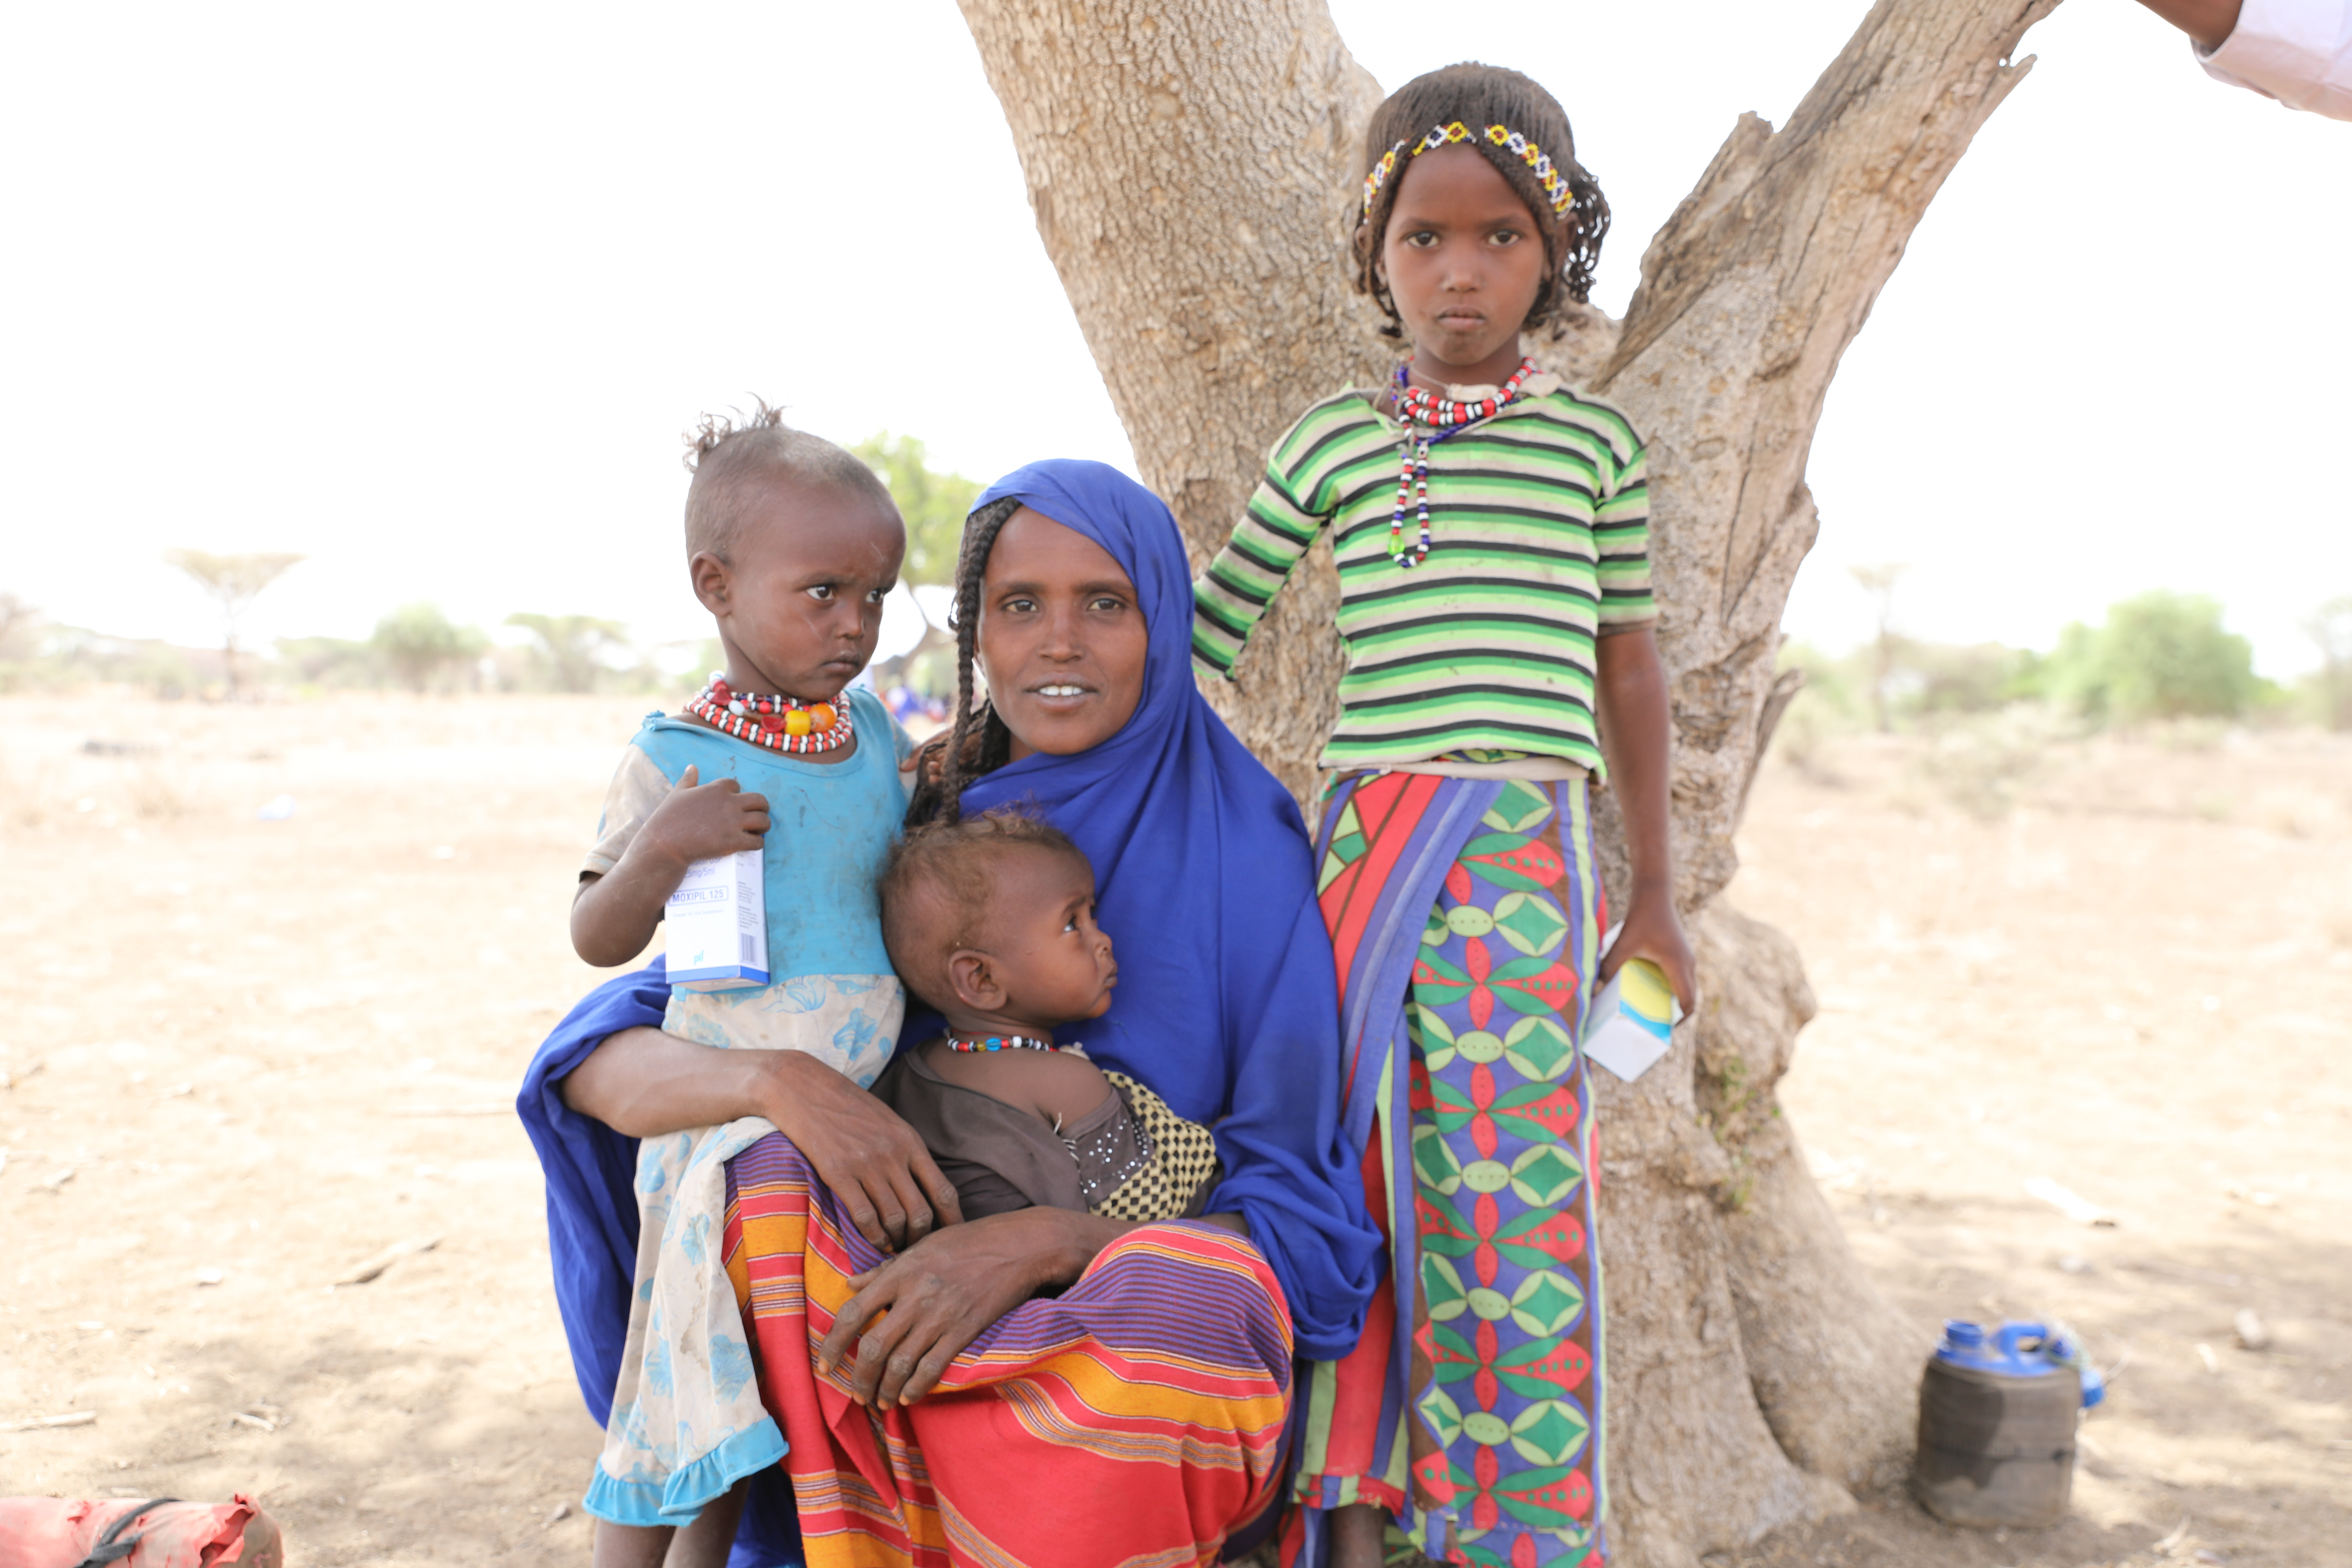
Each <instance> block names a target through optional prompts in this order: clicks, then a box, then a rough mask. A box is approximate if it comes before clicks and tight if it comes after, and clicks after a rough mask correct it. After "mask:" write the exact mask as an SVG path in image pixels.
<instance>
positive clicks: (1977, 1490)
mask: <svg viewBox="0 0 2352 1568" xmlns="http://www.w3.org/2000/svg"><path fill="white" fill-rule="evenodd" d="M2105 1392H2106V1391H2105V1388H2104V1387H2102V1386H2101V1384H2100V1381H2099V1375H2098V1373H2095V1372H2093V1371H2091V1370H2090V1369H2089V1368H2088V1367H2087V1366H2086V1365H2085V1364H2084V1360H2083V1356H2082V1352H2080V1351H2079V1350H2077V1349H2076V1348H2075V1347H2074V1344H2073V1342H2070V1341H2069V1340H2068V1339H2067V1338H2066V1336H2065V1335H2064V1334H2063V1333H2062V1332H2057V1331H2053V1330H2051V1329H2050V1328H2048V1327H2047V1326H2045V1325H2043V1324H2041V1323H2018V1322H2010V1323H2003V1324H2001V1325H2000V1328H1999V1329H1998V1330H1992V1331H1988V1330H1987V1329H1986V1328H1985V1327H1984V1325H1983V1324H1981V1323H1970V1322H1964V1321H1959V1320H1958V1319H1955V1320H1952V1321H1948V1322H1947V1323H1945V1325H1944V1340H1943V1342H1942V1343H1941V1344H1939V1345H1937V1347H1936V1353H1935V1354H1934V1355H1932V1356H1930V1357H1929V1358H1928V1360H1927V1371H1926V1373H1923V1374H1922V1375H1921V1377H1920V1379H1919V1454H1918V1459H1917V1461H1916V1465H1915V1466H1914V1468H1913V1470H1912V1485H1913V1489H1914V1490H1915V1491H1916V1493H1917V1494H1918V1498H1919V1500H1920V1502H1921V1503H1923V1504H1924V1505H1926V1507H1927V1511H1928V1512H1930V1513H1932V1514H1934V1515H1935V1516H1936V1517H1937V1518H1938V1519H1940V1520H1943V1521H1945V1522H1947V1523H1948V1524H1960V1525H1967V1526H1969V1527H1971V1528H1974V1529H1978V1530H1990V1529H1994V1528H1997V1527H2000V1526H2009V1527H2012V1528H2022V1529H2036V1528H2040V1527H2042V1526H2045V1525H2053V1524H2055V1523H2057V1522H2058V1521H2060V1520H2061V1519H2063V1518H2064V1517H2065V1513H2066V1500H2067V1498H2068V1496H2069V1495H2070V1494H2071V1493H2072V1492H2073V1490H2074V1428H2075V1426H2076V1425H2077V1424H2078V1423H2079V1421H2080V1420H2081V1415H2082V1411H2083V1409H2084V1406H2086V1405H2096V1404H2097V1403H2098V1402H2099V1401H2100V1399H2101V1398H2103V1397H2104V1396H2105Z"/></svg>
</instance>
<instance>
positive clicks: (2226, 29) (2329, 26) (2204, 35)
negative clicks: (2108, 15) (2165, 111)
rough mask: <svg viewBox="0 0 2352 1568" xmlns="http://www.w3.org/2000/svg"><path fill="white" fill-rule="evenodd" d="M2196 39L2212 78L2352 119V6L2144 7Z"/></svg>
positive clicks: (2189, 2) (2153, 0)
mask: <svg viewBox="0 0 2352 1568" xmlns="http://www.w3.org/2000/svg"><path fill="white" fill-rule="evenodd" d="M2141 4H2143V5H2146V6H2147V8H2148V9H2149V10H2151V11H2153V12H2155V13H2156V14H2157V15H2158V16H2161V17H2163V18H2164V19H2165V20H2166V21H2168V22H2169V23H2171V24H2172V25H2173V26H2176V27H2178V28H2179V29H2180V30H2181V31H2182V32H2184V33H2186V34H2188V35H2189V41H2190V43H2191V44H2192V45H2193V46H2194V47H2195V49H2196V54H2197V60H2198V63H2199V64H2200V65H2202V66H2203V67H2204V68H2205V72H2206V74H2207V75H2208V76H2210V77H2212V78H2214V79H2216V80H2219V81H2226V82H2228V83H2230V84H2231V85H2232V86H2234V87H2243V88H2250V89H2252V90H2253V91H2255V92H2259V93H2262V94H2263V96H2265V97H2268V98H2274V99H2276V100H2279V101H2280V102H2281V103H2284V104H2285V105H2286V106H2287V107H2288V108H2289V109H2307V110H2311V111H2312V112H2313V113H2315V114H2324V115H2326V116H2327V117H2328V118H2329V119H2331V120H2352V0H2242V4H2241V0H2141Z"/></svg>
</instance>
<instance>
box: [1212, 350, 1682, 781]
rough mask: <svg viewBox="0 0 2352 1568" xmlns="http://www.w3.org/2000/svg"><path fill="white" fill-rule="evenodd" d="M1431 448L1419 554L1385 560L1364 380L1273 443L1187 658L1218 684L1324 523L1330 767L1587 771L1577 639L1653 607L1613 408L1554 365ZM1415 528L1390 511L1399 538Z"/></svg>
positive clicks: (1384, 499) (1381, 482) (1588, 685)
mask: <svg viewBox="0 0 2352 1568" xmlns="http://www.w3.org/2000/svg"><path fill="white" fill-rule="evenodd" d="M1528 391H1529V393H1531V394H1533V395H1527V396H1523V397H1521V398H1520V399H1519V400H1518V401H1517V402H1515V403H1513V404H1510V405H1508V406H1507V407H1505V408H1504V409H1503V410H1502V412H1501V413H1499V414H1496V416H1494V417H1492V418H1491V419H1487V420H1486V421H1484V422H1482V423H1481V424H1478V425H1475V426H1470V427H1469V428H1467V429H1465V430H1462V431H1460V432H1459V433H1457V434H1455V435H1454V436H1451V437H1447V438H1446V439H1444V440H1442V441H1438V442H1435V443H1433V444H1432V446H1431V447H1430V449H1429V513H1430V525H1429V526H1430V539H1431V547H1430V552H1429V558H1428V559H1427V560H1426V561H1423V563H1421V564H1420V565H1418V566H1415V567H1413V568H1412V569H1411V570H1405V569H1403V568H1401V567H1399V566H1398V565H1397V564H1396V562H1395V560H1394V558H1392V557H1391V555H1390V554H1389V524H1390V520H1391V515H1392V514H1393V512H1394V510H1395V507H1396V495H1397V472H1398V468H1399V464H1400V458H1399V446H1400V442H1401V440H1402V430H1401V428H1400V427H1399V426H1398V425H1397V424H1396V422H1395V421H1394V420H1392V419H1391V418H1389V417H1388V416H1386V415H1385V414H1383V413H1381V412H1380V411H1379V410H1378V409H1376V408H1375V407H1373V405H1371V404H1370V402H1369V401H1368V400H1367V399H1366V397H1365V395H1364V394H1362V393H1360V392H1346V393H1341V394H1340V395H1338V396H1336V397H1328V398H1326V399H1324V400H1323V401H1322V402H1320V403H1318V404H1317V405H1315V406H1314V407H1312V408H1310V409H1308V410H1307V413H1306V415H1305V416H1304V417H1302V418H1301V419H1300V420H1299V421H1298V423H1297V424H1296V425H1294V426H1291V428H1290V432H1289V434H1287V435H1286V436H1285V437H1283V438H1282V439H1281V440H1280V441H1279V442H1278V443H1276V446H1275V448H1274V454H1273V456H1272V457H1271V458H1268V459H1267V461H1266V471H1265V479H1264V481H1263V482H1261V483H1260V484H1259V486H1258V488H1257V493H1256V494H1255V495H1254V496H1252V497H1251V498H1250V503H1249V510H1248V511H1247V512H1246V514H1245V515H1244V517H1243V519H1242V521H1241V524H1240V526H1238V527H1237V528H1235V529H1234V536H1233V538H1232V540H1231V541H1230V542H1227V544H1226V545H1225V547H1224V549H1223V551H1221V552H1218V555H1217V558H1216V559H1215V560H1214V561H1213V562H1211V563H1209V569H1208V571H1206V572H1205V573H1203V574H1202V576H1201V578H1200V580H1199V581H1198V582H1196V583H1194V584H1192V597H1193V605H1194V610H1195V614H1194V616H1193V619H1192V655H1193V662H1194V664H1195V665H1196V666H1197V667H1198V668H1201V669H1202V670H1203V671H1204V672H1206V673H1209V674H1213V675H1218V676H1223V677H1226V678H1230V677H1231V676H1232V674H1233V668H1234V660H1235V659H1236V658H1239V657H1240V656H1241V651H1242V647H1243V645H1244V643H1246V642H1247V641H1248V640H1249V635H1250V632H1251V629H1252V628H1253V627H1255V626H1256V625H1257V623H1258V620H1259V618H1260V617H1261V616H1264V615H1265V611H1266V606H1267V605H1269V604H1271V603H1272V602H1273V599H1274V595H1275V594H1276V592H1277V591H1279V590H1280V588H1281V587H1282V584H1283V582H1284V580H1285V579H1286V578H1287V577H1288V576H1289V575H1290V573H1291V570H1292V568H1294V567H1295V566H1297V564H1298V562H1299V560H1300V558H1301V557H1303V556H1304V555H1305V554H1306V553H1307V547H1308V546H1309V545H1311V544H1313V543H1314V542H1315V535H1316V532H1317V531H1318V530H1320V529H1323V528H1327V527H1328V528H1329V529H1330V530H1331V547H1332V553H1333V555H1334V557H1335V558H1336V559H1337V561H1338V563H1339V636H1340V637H1341V638H1343V639H1344V640H1345V641H1346V643H1347V647H1348V672H1347V674H1346V675H1344V676H1342V677H1341V678H1340V680H1339V724H1338V727H1337V728H1335V729H1334V730H1333V731H1332V732H1331V742H1330V744H1329V745H1328V747H1326V748H1325V750H1324V752H1323V758H1322V762H1323V765H1324V766H1325V767H1327V768H1351V767H1365V766H1381V765H1394V764H1398V763H1417V762H1425V761H1428V760H1430V759H1432V758H1435V757H1439V756H1444V755H1448V754H1451V753H1454V752H1521V753H1528V754H1532V755H1536V756H1544V757H1562V758H1566V759H1567V760H1569V761H1570V762H1573V763H1578V764H1580V766H1582V767H1584V768H1587V769H1589V770H1591V772H1592V773H1595V774H1596V775H1598V774H1599V773H1601V771H1602V763H1601V749H1600V744H1599V738H1598V734H1597V732H1596V728H1595V725H1594V722H1593V661H1594V653H1593V639H1594V637H1595V636H1596V635H1597V634H1599V633H1600V632H1601V631H1603V630H1609V631H1614V630H1618V629H1620V628H1622V627H1628V626H1639V625H1642V624H1643V623H1644V622H1647V621H1649V620H1651V619H1653V618H1654V617H1655V616H1656V614H1657V606H1656V603H1655V601H1654V600H1653V599H1652V597H1651V595H1650V532H1649V490H1648V486H1647V483H1646V481H1645V478H1644V475H1645V471H1646V470H1645V463H1644V459H1643V451H1642V443H1641V440H1640V438H1639V437H1636V436H1635V435H1634V434H1633V426H1631V425H1629V424H1627V423H1626V420H1625V416H1623V415H1622V414H1620V413H1618V412H1617V410H1615V409H1614V408H1612V407H1610V406H1609V405H1607V404H1605V403H1601V402H1597V401H1595V400H1594V399H1592V398H1590V397H1582V396H1579V395H1577V394H1575V393H1573V392H1571V391H1570V390H1569V389H1568V388H1567V387H1566V386H1565V385H1563V384H1560V383H1559V380H1558V379H1557V378H1555V377H1550V376H1538V377H1535V378H1533V379H1532V380H1531V381H1530V382H1529V384H1528ZM1419 538H1420V527H1419V524H1418V522H1417V521H1415V517H1414V514H1413V512H1412V510H1410V509H1408V510H1407V511H1406V513H1405V529H1404V541H1405V542H1406V544H1407V545H1408V546H1410V545H1412V544H1413V543H1414V542H1417V541H1418V539H1419Z"/></svg>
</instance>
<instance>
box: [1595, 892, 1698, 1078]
mask: <svg viewBox="0 0 2352 1568" xmlns="http://www.w3.org/2000/svg"><path fill="white" fill-rule="evenodd" d="M1616 940H1617V931H1616V929H1615V928H1613V927H1612V929H1611V931H1610V932H1609V935H1608V936H1607V938H1606V939H1604V941H1603V942H1602V944H1601V950H1602V951H1603V952H1606V951H1608V948H1609V947H1610V946H1611V945H1612V944H1613V943H1614V942H1616ZM1682 1021H1683V1005H1682V1003H1681V1002H1680V1001H1679V1000H1677V999H1676V998H1675V992H1674V987H1673V986H1671V985H1669V984H1666V972H1665V971H1664V970H1663V969H1660V968H1659V967H1658V966H1657V965H1656V964H1654V963H1651V962H1650V961H1649V960H1648V959H1646V958H1634V959H1628V960H1627V961H1626V963H1625V964H1624V966H1623V967H1622V968H1621V969H1619V970H1618V971H1617V973H1614V974H1612V975H1611V976H1610V977H1609V984H1606V985H1604V986H1602V987H1601V994H1599V995H1598V996H1595V997H1594V998H1593V999H1592V1006H1591V1009H1590V1010H1589V1011H1588V1012H1587V1013H1586V1014H1585V1016H1584V1054H1585V1056H1586V1058H1588V1059H1590V1060H1592V1061H1596V1062H1599V1063H1600V1064H1601V1066H1602V1067H1605V1068H1608V1069H1609V1070H1610V1071H1611V1072H1613V1073H1615V1074H1616V1075H1617V1076H1618V1077H1619V1078H1621V1079H1624V1080H1625V1081H1626V1082H1627V1083H1631V1082H1633V1080H1634V1079H1637V1078H1640V1077H1641V1076H1642V1075H1643V1073H1645V1072H1647V1071H1649V1070H1650V1068H1651V1067H1652V1066H1653V1065H1654V1063H1655V1062H1656V1061H1657V1059H1658V1058H1660V1057H1662V1056H1664V1055H1665V1054H1666V1047H1669V1046H1671V1045H1673V1044H1674V1040H1675V1025H1676V1024H1679V1023H1681V1022H1682Z"/></svg>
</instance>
